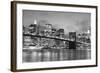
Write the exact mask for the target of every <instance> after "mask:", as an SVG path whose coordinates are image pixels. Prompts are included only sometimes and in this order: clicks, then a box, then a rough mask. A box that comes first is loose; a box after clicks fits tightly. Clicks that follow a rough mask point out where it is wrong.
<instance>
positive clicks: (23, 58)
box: [11, 1, 98, 72]
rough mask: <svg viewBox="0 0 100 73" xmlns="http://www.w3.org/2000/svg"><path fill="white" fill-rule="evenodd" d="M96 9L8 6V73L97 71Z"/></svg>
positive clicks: (20, 3) (56, 5) (33, 4)
mask: <svg viewBox="0 0 100 73" xmlns="http://www.w3.org/2000/svg"><path fill="white" fill-rule="evenodd" d="M97 10H98V8H97V6H90V5H74V4H60V3H43V2H26V1H12V2H11V71H13V72H20V71H38V70H53V69H69V68H83V67H96V66H97V65H98V64H97V52H98V51H97V50H98V49H97V27H98V26H97V22H98V21H97V20H98V18H97V16H98V15H97Z"/></svg>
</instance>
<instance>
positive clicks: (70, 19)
mask: <svg viewBox="0 0 100 73" xmlns="http://www.w3.org/2000/svg"><path fill="white" fill-rule="evenodd" d="M34 20H37V23H38V24H41V25H44V24H45V23H50V24H52V25H53V27H55V28H58V29H59V28H63V29H64V30H65V33H66V34H67V33H68V32H87V29H88V25H90V24H91V23H90V22H91V14H90V13H79V12H77V13H76V12H55V11H37V10H23V25H25V26H28V25H30V24H33V23H34Z"/></svg>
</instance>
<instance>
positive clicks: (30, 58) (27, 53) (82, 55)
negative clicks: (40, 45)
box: [22, 49, 91, 62]
mask: <svg viewBox="0 0 100 73" xmlns="http://www.w3.org/2000/svg"><path fill="white" fill-rule="evenodd" d="M84 59H91V50H90V49H86V50H76V49H42V50H40V49H33V50H32V49H26V50H23V60H22V61H23V62H44V61H66V60H84Z"/></svg>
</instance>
